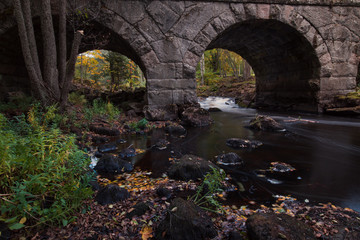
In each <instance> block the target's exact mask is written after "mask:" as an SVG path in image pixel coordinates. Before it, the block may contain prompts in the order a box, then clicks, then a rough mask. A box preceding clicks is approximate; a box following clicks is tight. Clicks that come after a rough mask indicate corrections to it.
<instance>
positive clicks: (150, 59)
mask: <svg viewBox="0 0 360 240" xmlns="http://www.w3.org/2000/svg"><path fill="white" fill-rule="evenodd" d="M141 60H142V61H143V63H144V65H145V66H146V67H147V68H151V67H153V66H155V65H156V64H159V63H160V62H159V59H158V58H157V56H156V54H155V52H154V51H151V52H149V53H147V54H145V55H143V56H141Z"/></svg>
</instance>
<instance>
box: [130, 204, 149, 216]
mask: <svg viewBox="0 0 360 240" xmlns="http://www.w3.org/2000/svg"><path fill="white" fill-rule="evenodd" d="M132 208H133V210H131V212H128V213H127V214H126V217H127V218H129V219H132V218H133V217H135V216H142V215H144V214H145V213H146V211H148V210H150V206H149V204H147V203H144V202H139V203H137V204H135V205H134V206H133V207H132Z"/></svg>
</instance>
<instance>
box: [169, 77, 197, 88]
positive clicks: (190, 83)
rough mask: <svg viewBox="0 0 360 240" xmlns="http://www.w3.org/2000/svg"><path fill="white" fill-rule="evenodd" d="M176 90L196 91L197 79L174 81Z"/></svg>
mask: <svg viewBox="0 0 360 240" xmlns="http://www.w3.org/2000/svg"><path fill="white" fill-rule="evenodd" d="M174 89H185V90H189V89H190V90H191V89H196V80H195V79H176V80H174Z"/></svg>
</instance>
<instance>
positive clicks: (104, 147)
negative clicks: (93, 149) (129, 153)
mask: <svg viewBox="0 0 360 240" xmlns="http://www.w3.org/2000/svg"><path fill="white" fill-rule="evenodd" d="M117 149H118V148H117V146H116V144H114V143H108V144H104V145H100V146H99V147H98V150H99V152H101V153H106V152H112V151H116V150H117Z"/></svg>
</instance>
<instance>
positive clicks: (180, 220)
mask: <svg viewBox="0 0 360 240" xmlns="http://www.w3.org/2000/svg"><path fill="white" fill-rule="evenodd" d="M215 236H217V232H216V230H215V227H214V225H213V223H212V221H211V218H209V217H208V216H207V215H206V213H205V212H204V211H203V210H202V209H200V208H199V207H197V206H196V205H195V204H194V203H192V202H191V201H186V200H184V199H181V198H176V199H174V200H173V201H172V202H171V204H170V206H169V211H168V213H167V215H166V217H165V219H164V220H163V221H162V222H161V223H160V224H159V227H158V228H157V229H156V231H155V239H159V240H170V239H171V240H196V239H199V240H200V239H211V238H214V237H215Z"/></svg>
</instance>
